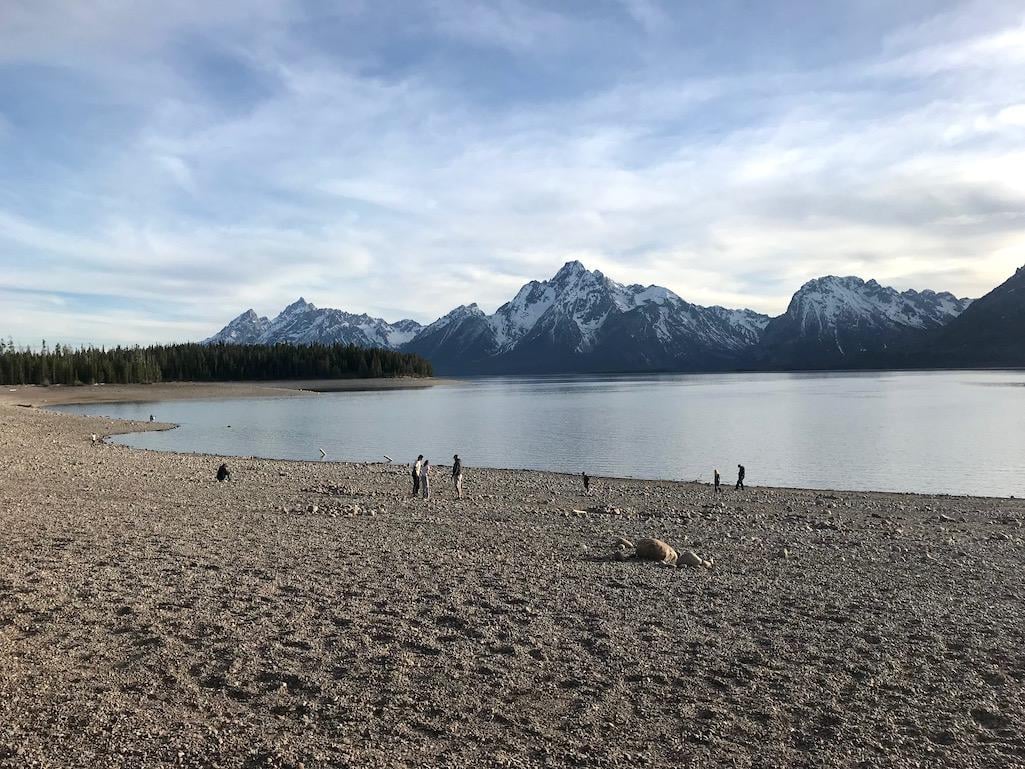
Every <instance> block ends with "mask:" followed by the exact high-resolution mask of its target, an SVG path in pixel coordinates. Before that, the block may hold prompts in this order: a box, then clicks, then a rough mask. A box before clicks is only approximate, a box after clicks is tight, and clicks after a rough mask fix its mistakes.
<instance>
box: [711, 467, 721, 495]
mask: <svg viewBox="0 0 1025 769" xmlns="http://www.w3.org/2000/svg"><path fill="white" fill-rule="evenodd" d="M712 472H714V473H715V492H714V493H715V494H721V493H722V486H720V485H719V468H718V467H717V468H715V470H713V471H712Z"/></svg>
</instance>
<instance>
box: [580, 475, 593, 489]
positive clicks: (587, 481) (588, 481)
mask: <svg viewBox="0 0 1025 769" xmlns="http://www.w3.org/2000/svg"><path fill="white" fill-rule="evenodd" d="M580 477H581V478H583V479H584V493H585V494H590V493H591V476H589V475H588V474H587V473H580Z"/></svg>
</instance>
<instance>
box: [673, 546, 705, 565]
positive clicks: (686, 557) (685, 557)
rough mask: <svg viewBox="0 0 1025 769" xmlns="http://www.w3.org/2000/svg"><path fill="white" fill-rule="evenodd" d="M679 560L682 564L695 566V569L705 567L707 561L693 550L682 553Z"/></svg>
mask: <svg viewBox="0 0 1025 769" xmlns="http://www.w3.org/2000/svg"><path fill="white" fill-rule="evenodd" d="M679 560H680V563H683V564H685V565H686V566H695V567H697V566H704V565H705V561H704V560H703V559H702V558H701V556H699V555H698V554H697V553H695V552H694V551H693V550H684V551H683V552H682V553H680V558H679Z"/></svg>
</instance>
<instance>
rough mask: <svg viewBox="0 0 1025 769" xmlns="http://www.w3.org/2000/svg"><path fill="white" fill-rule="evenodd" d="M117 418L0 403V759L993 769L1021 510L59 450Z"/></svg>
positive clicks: (1018, 738) (1011, 757)
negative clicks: (224, 468)
mask: <svg viewBox="0 0 1025 769" xmlns="http://www.w3.org/2000/svg"><path fill="white" fill-rule="evenodd" d="M161 397H166V396H164V395H161ZM155 427H159V425H157V426H155ZM139 428H142V429H150V428H151V426H150V425H133V424H130V423H114V422H111V421H109V420H103V419H99V418H86V417H78V416H70V415H60V414H54V413H51V412H47V411H44V410H40V409H29V408H18V407H16V406H11V405H0V462H2V472H0V532H2V533H0V767H19V769H20V768H21V767H165V766H166V767H181V766H185V767H225V768H229V767H230V768H239V769H241V768H243V767H245V768H247V769H250V768H253V767H288V768H289V769H297V768H298V767H303V768H304V769H313V768H314V767H345V766H352V767H377V766H380V767H423V766H444V767H478V766H480V767H491V766H519V767H543V766H577V767H638V766H647V767H780V768H781V769H782V767H933V766H935V767H1015V766H1025V654H1023V652H1022V649H1023V645H1025V611H1023V596H1025V571H1023V568H1022V567H1023V563H1025V532H1023V529H1022V522H1023V521H1025V504H1023V503H1022V502H1021V501H1016V500H999V499H970V498H956V497H930V496H912V495H899V494H865V493H846V492H821V491H800V490H779V489H757V488H754V489H751V490H749V491H747V492H741V493H735V492H733V491H732V490H729V491H727V492H726V493H725V494H724V495H723V496H722V497H721V499H720V500H715V501H713V498H712V496H711V494H710V492H709V489H708V487H706V486H701V485H694V484H679V483H667V482H651V481H622V480H605V481H603V480H601V479H595V483H596V485H597V486H598V492H597V493H596V494H595V495H594V496H592V497H585V496H584V495H583V494H582V493H581V489H580V487H579V484H578V481H577V479H576V478H573V477H569V476H563V475H557V474H551V473H539V472H513V471H498V470H474V469H473V468H468V470H467V475H466V480H465V487H466V491H467V493H468V495H469V498H467V499H465V500H463V501H456V500H454V499H453V493H452V490H451V488H450V486H449V484H447V483H446V482H445V481H446V479H445V477H444V474H443V471H442V472H441V473H439V475H438V476H437V477H436V478H435V488H436V498H435V499H433V500H431V501H429V502H425V501H423V500H421V499H411V498H410V497H409V496H408V493H409V490H408V484H407V480H408V479H407V472H406V470H405V468H403V467H396V466H388V465H380V464H371V465H362V464H335V463H301V462H288V463H284V462H274V461H264V460H252V459H225V460H222V459H221V458H218V457H204V456H192V455H189V456H184V455H174V454H159V453H155V452H145V451H139V450H133V449H129V448H125V447H120V446H114V445H99V446H94V445H92V443H91V440H90V437H89V436H90V433H93V432H96V433H99V434H108V433H113V432H119V431H124V430H128V429H139ZM221 461H227V462H228V463H229V466H230V467H231V468H232V470H233V473H234V480H233V481H231V482H229V483H223V484H218V483H216V482H215V481H214V480H213V477H214V471H215V469H216V467H217V465H218V464H219V463H220V462H221ZM574 511H583V512H574ZM645 536H651V537H658V538H661V539H663V540H665V541H666V542H668V543H670V544H671V545H673V546H674V547H675V548H676V549H677V550H678V551H680V552H681V553H684V552H686V551H687V550H693V551H694V552H695V553H696V554H698V555H699V556H700V557H701V558H702V559H705V560H714V566H713V567H712V568H711V569H706V568H703V567H698V568H679V569H674V568H669V567H667V566H663V565H659V564H654V563H648V562H640V561H637V560H624V561H619V560H614V559H613V558H612V557H611V556H612V554H613V545H612V543H613V541H614V540H615V539H616V538H617V537H624V538H627V539H629V540H631V541H636V540H637V539H638V538H640V537H645Z"/></svg>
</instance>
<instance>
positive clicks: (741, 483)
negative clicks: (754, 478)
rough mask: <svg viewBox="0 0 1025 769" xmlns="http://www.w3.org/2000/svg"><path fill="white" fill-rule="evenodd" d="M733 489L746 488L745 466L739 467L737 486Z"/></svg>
mask: <svg viewBox="0 0 1025 769" xmlns="http://www.w3.org/2000/svg"><path fill="white" fill-rule="evenodd" d="M733 488H734V489H742V488H744V466H743V465H737V485H736V486H734V487H733Z"/></svg>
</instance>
